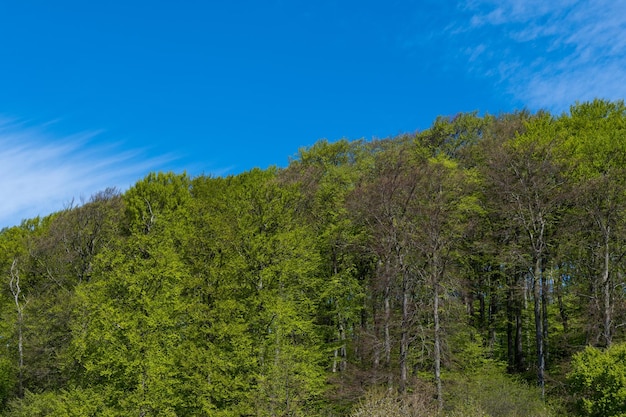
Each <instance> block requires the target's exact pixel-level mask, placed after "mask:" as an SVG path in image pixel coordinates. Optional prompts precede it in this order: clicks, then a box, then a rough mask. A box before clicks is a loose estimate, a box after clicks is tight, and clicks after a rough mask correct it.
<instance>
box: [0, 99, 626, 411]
mask: <svg viewBox="0 0 626 417" xmlns="http://www.w3.org/2000/svg"><path fill="white" fill-rule="evenodd" d="M625 219H626V107H625V105H624V103H623V102H622V101H618V102H610V101H604V100H595V101H593V102H585V103H577V104H576V105H574V106H572V107H571V109H570V112H569V113H566V114H562V115H560V116H554V115H551V114H550V113H548V112H543V111H542V112H538V113H534V114H533V113H530V112H527V111H519V112H515V113H508V114H502V115H499V116H491V115H485V116H479V115H478V114H477V113H471V114H458V115H456V116H454V117H440V118H438V119H437V120H435V121H434V122H433V124H432V126H431V127H430V128H429V129H427V130H425V131H423V132H418V133H415V134H406V135H401V136H398V137H393V138H388V139H380V140H379V139H376V140H369V141H368V140H355V141H348V140H340V141H337V142H334V143H330V142H328V141H325V140H321V141H319V142H317V143H316V144H315V145H313V146H311V147H309V148H306V149H302V150H301V151H300V152H299V154H298V155H297V157H295V158H294V159H293V160H292V161H291V162H290V163H289V165H288V166H287V167H286V168H284V169H278V168H270V169H266V170H261V169H253V170H250V171H248V172H244V173H241V174H239V175H233V176H228V177H210V176H204V175H201V176H198V177H194V178H191V177H189V176H188V175H186V174H174V173H152V174H150V175H148V176H147V177H145V178H144V179H142V180H140V181H138V182H137V183H136V184H135V185H134V186H133V187H131V188H130V189H129V190H127V191H125V192H119V191H117V190H115V189H107V190H104V191H102V192H100V193H98V194H95V195H94V196H92V197H91V198H90V199H89V201H86V202H84V204H80V205H76V206H71V207H68V208H67V209H65V210H62V211H60V212H57V213H53V214H50V215H49V216H46V217H43V218H35V219H28V220H24V221H23V222H22V224H21V225H19V226H16V227H11V228H6V229H3V230H2V231H1V232H0V274H1V275H0V276H1V277H2V278H1V280H0V288H1V292H0V314H1V315H2V320H1V321H0V340H1V341H2V343H1V345H0V352H1V355H0V404H1V409H2V415H4V416H50V415H53V416H122V415H138V416H223V417H226V416H325V417H330V416H353V417H357V416H374V417H375V416H435V415H442V416H521V415H523V416H550V415H554V416H557V415H558V416H562V415H581V416H603V417H609V416H623V415H626V360H625V358H626V287H625V279H624V274H625V273H626V259H624V255H625V254H626V222H625Z"/></svg>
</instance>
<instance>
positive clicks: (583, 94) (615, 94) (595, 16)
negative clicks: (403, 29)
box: [452, 0, 626, 111]
mask: <svg viewBox="0 0 626 417" xmlns="http://www.w3.org/2000/svg"><path fill="white" fill-rule="evenodd" d="M461 9H462V12H463V15H464V18H463V19H461V20H459V21H457V23H456V24H457V26H458V32H459V33H460V36H455V35H452V40H453V42H454V43H456V44H459V43H460V44H461V45H460V46H461V48H460V50H463V51H466V59H467V60H468V62H469V63H470V65H471V68H472V71H473V72H474V73H475V74H479V75H483V76H488V77H491V76H495V77H496V79H497V80H498V82H499V83H500V85H501V86H502V88H504V89H505V90H506V91H507V92H508V93H510V94H512V95H513V97H515V98H516V99H517V100H519V101H520V102H521V103H523V104H525V105H527V106H529V107H530V108H535V109H536V108H547V109H549V110H553V111H564V110H566V109H567V108H568V107H569V105H571V104H573V103H574V102H575V101H582V100H588V99H593V98H595V97H600V98H607V99H612V100H615V99H624V98H626V2H621V1H606V0H595V1H591V2H590V1H584V0H555V1H552V2H546V1H542V0H526V1H518V0H500V1H495V0H468V1H466V2H465V3H464V7H462V8H461ZM477 52H478V53H477Z"/></svg>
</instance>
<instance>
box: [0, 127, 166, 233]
mask: <svg viewBox="0 0 626 417" xmlns="http://www.w3.org/2000/svg"><path fill="white" fill-rule="evenodd" d="M98 135H99V133H98V132H86V133H79V134H75V135H71V136H67V137H55V136H53V135H51V134H50V133H49V132H48V131H47V130H46V129H45V127H41V126H27V125H25V124H23V123H19V122H15V121H11V120H8V119H0V195H1V196H2V204H0V228H2V227H7V226H13V225H17V224H19V222H20V221H21V220H24V219H28V218H33V217H36V216H39V215H47V214H50V213H52V212H54V211H58V210H61V209H63V208H64V207H65V206H67V205H68V204H70V203H71V202H72V201H74V200H75V199H80V198H83V197H88V196H90V195H91V194H93V193H95V192H97V191H101V190H103V189H104V188H106V187H118V188H120V189H125V188H127V187H128V186H129V185H131V184H132V183H134V182H135V181H136V180H137V179H138V178H140V177H141V176H143V175H145V174H146V173H148V172H149V171H151V170H154V169H158V167H160V166H163V165H164V164H166V163H167V162H170V161H172V160H173V159H174V158H173V156H171V155H165V156H161V157H152V158H148V157H146V156H145V154H144V152H143V151H142V150H130V151H128V150H122V149H121V146H120V144H112V145H106V144H98V143H97V141H96V139H97V138H98Z"/></svg>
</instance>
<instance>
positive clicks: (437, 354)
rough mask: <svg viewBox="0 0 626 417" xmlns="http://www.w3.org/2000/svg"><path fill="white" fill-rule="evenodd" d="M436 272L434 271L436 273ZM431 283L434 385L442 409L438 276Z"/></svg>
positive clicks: (439, 406)
mask: <svg viewBox="0 0 626 417" xmlns="http://www.w3.org/2000/svg"><path fill="white" fill-rule="evenodd" d="M436 274H437V273H435V275H436ZM434 281H435V282H434V285H433V287H434V288H433V291H434V294H433V324H434V327H435V335H434V336H435V345H434V359H435V385H436V388H437V405H438V410H439V411H441V410H443V390H442V387H441V334H440V333H441V330H440V325H439V278H438V277H437V276H435V279H434Z"/></svg>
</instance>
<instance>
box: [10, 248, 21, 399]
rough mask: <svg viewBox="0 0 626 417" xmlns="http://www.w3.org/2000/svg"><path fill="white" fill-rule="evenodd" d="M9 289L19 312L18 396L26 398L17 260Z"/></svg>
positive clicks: (14, 263) (12, 270)
mask: <svg viewBox="0 0 626 417" xmlns="http://www.w3.org/2000/svg"><path fill="white" fill-rule="evenodd" d="M9 288H10V289H11V293H12V294H13V299H14V300H15V309H16V312H17V354H18V379H17V390H18V391H17V394H18V397H20V398H22V397H23V396H24V337H23V328H24V304H20V293H21V291H22V290H21V288H20V276H19V272H18V270H17V259H13V263H12V264H11V280H10V281H9Z"/></svg>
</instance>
